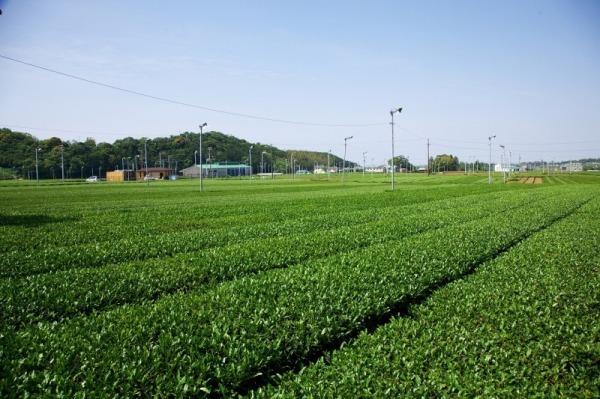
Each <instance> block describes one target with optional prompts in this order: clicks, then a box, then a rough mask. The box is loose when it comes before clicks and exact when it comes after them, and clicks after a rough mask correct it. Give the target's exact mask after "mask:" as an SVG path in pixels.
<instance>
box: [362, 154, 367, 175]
mask: <svg viewBox="0 0 600 399" xmlns="http://www.w3.org/2000/svg"><path fill="white" fill-rule="evenodd" d="M367 154H368V152H367V151H365V152H363V178H364V177H365V165H366V158H365V155H367Z"/></svg>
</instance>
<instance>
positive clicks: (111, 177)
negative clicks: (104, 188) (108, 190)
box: [106, 169, 136, 182]
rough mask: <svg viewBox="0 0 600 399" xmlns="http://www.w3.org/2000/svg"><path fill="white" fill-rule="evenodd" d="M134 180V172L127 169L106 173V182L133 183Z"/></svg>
mask: <svg viewBox="0 0 600 399" xmlns="http://www.w3.org/2000/svg"><path fill="white" fill-rule="evenodd" d="M133 180H136V176H135V171H133V170H127V169H119V170H111V171H109V172H106V181H107V182H120V181H133Z"/></svg>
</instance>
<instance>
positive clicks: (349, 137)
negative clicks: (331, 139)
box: [342, 136, 354, 184]
mask: <svg viewBox="0 0 600 399" xmlns="http://www.w3.org/2000/svg"><path fill="white" fill-rule="evenodd" d="M353 138H354V136H348V137H344V162H343V163H342V184H343V183H344V182H345V180H346V147H347V146H348V140H351V139H353Z"/></svg>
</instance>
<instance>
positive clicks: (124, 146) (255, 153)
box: [0, 128, 354, 178]
mask: <svg viewBox="0 0 600 399" xmlns="http://www.w3.org/2000/svg"><path fill="white" fill-rule="evenodd" d="M202 137H203V139H202V159H203V161H204V162H207V161H211V162H225V161H229V162H244V163H247V162H248V157H249V154H248V151H249V149H250V146H253V148H252V166H253V169H254V170H255V171H260V162H261V154H262V153H263V152H265V154H264V156H263V158H264V162H265V170H268V171H270V170H271V165H272V164H273V162H272V159H273V160H274V161H275V162H274V163H275V170H276V171H281V172H283V171H285V169H286V160H288V163H289V160H290V158H291V157H292V156H293V157H294V158H295V159H296V160H297V164H296V165H297V167H298V166H299V167H300V168H302V169H307V170H313V168H314V165H315V164H319V165H326V163H327V153H322V152H315V151H293V150H282V149H279V148H277V147H274V146H271V145H268V144H261V143H250V142H248V141H246V140H243V139H239V138H237V137H234V136H231V135H227V134H223V133H220V132H207V133H205V134H204V135H203V136H202ZM145 140H146V139H145V138H133V137H127V138H124V139H120V140H117V141H115V142H114V143H112V144H111V143H103V142H101V143H97V142H96V141H95V140H94V139H92V138H88V139H86V140H85V141H81V142H80V141H63V140H61V139H60V138H58V137H52V138H49V139H46V140H38V139H37V138H35V137H34V136H32V135H31V134H29V133H22V132H16V131H12V130H10V129H6V128H3V129H0V168H3V169H4V170H5V171H6V169H9V170H11V171H12V173H10V174H11V175H17V176H19V177H27V176H28V175H30V174H31V173H35V149H36V148H40V151H39V154H38V156H39V169H40V177H45V178H48V177H50V178H51V177H53V176H55V177H59V176H60V164H61V145H63V146H64V161H65V174H66V176H68V177H74V178H75V177H80V176H81V175H82V174H83V176H86V175H90V174H92V169H93V171H94V173H97V171H98V168H102V171H107V170H113V169H115V168H120V167H121V165H123V164H125V166H126V167H127V162H129V165H130V167H133V163H134V162H136V160H137V167H138V168H139V167H141V166H142V165H143V160H144V141H145ZM198 144H199V143H198V133H190V132H185V133H182V134H178V135H172V136H169V137H157V138H153V139H147V142H146V146H147V151H148V166H159V165H160V163H161V162H162V165H163V166H167V165H168V163H169V161H170V162H171V167H173V168H175V166H177V168H178V169H183V168H185V167H188V166H190V165H192V164H193V163H194V152H195V151H197V150H198ZM209 156H210V159H209ZM330 158H331V159H330V162H331V165H336V164H340V165H341V162H342V159H341V158H339V157H337V156H335V155H332V156H331V157H330ZM349 164H350V166H352V165H354V164H352V163H349ZM82 168H83V169H82Z"/></svg>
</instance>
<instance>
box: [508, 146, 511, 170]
mask: <svg viewBox="0 0 600 399" xmlns="http://www.w3.org/2000/svg"><path fill="white" fill-rule="evenodd" d="M511 171H512V151H510V150H508V177H510V175H511Z"/></svg>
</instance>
